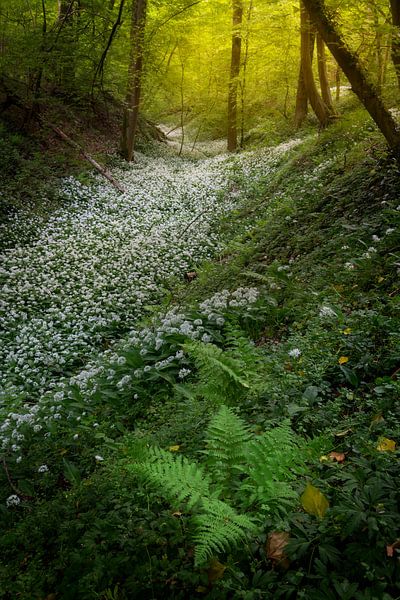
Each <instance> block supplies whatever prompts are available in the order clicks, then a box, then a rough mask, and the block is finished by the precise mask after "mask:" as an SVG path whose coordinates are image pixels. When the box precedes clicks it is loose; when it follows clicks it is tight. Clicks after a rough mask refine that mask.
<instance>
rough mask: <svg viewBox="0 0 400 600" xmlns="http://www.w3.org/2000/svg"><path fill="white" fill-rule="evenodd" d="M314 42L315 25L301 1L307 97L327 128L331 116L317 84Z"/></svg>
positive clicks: (303, 68)
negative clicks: (313, 51) (313, 55)
mask: <svg viewBox="0 0 400 600" xmlns="http://www.w3.org/2000/svg"><path fill="white" fill-rule="evenodd" d="M314 42H315V36H314V34H313V25H312V24H311V19H310V16H309V14H308V12H307V10H306V9H305V6H304V3H303V2H302V0H301V66H302V72H303V79H304V86H305V89H306V92H307V97H308V99H309V101H310V104H311V106H312V109H313V111H314V113H315V115H316V117H317V119H318V121H319V123H320V125H321V127H326V126H327V125H328V124H329V120H330V116H331V115H330V112H329V109H328V107H327V106H326V104H325V103H324V101H323V100H322V98H321V96H320V95H319V92H318V90H317V86H316V84H315V79H314V73H313V69H312V61H311V55H312V54H311V52H312V47H311V44H314Z"/></svg>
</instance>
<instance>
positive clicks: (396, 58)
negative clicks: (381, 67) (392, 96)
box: [390, 0, 400, 87]
mask: <svg viewBox="0 0 400 600" xmlns="http://www.w3.org/2000/svg"><path fill="white" fill-rule="evenodd" d="M390 7H391V10H392V24H393V34H392V61H393V64H394V68H395V70H396V75H397V81H398V84H399V87H400V0H390Z"/></svg>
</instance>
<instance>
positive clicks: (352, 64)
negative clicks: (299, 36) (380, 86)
mask: <svg viewBox="0 0 400 600" xmlns="http://www.w3.org/2000/svg"><path fill="white" fill-rule="evenodd" d="M303 2H304V5H305V7H306V9H307V11H308V13H309V15H310V17H311V19H312V21H313V22H314V23H315V25H316V27H317V29H318V31H319V33H320V34H321V37H322V39H323V40H324V42H325V44H326V45H327V46H328V48H329V50H330V51H331V53H332V54H333V56H334V57H335V59H336V61H337V62H338V64H339V65H340V67H341V69H342V71H343V72H344V74H345V75H346V77H347V79H348V80H349V82H350V84H351V87H352V90H353V92H354V93H355V94H356V95H357V96H358V98H359V99H360V101H361V102H362V104H363V105H364V106H365V108H366V109H367V111H368V112H369V114H370V115H371V117H372V118H373V120H374V121H375V123H376V124H377V126H378V128H379V129H380V131H381V132H382V134H383V135H384V137H385V139H386V141H387V143H388V145H389V147H390V148H391V149H392V151H393V153H394V154H395V155H396V158H397V159H398V160H399V161H400V130H399V127H398V126H397V123H396V121H395V120H394V118H393V116H392V115H391V113H390V111H389V110H388V109H387V108H386V107H385V105H384V103H383V102H382V99H381V98H380V96H379V94H378V93H377V91H376V88H375V87H374V86H373V85H372V84H371V82H370V81H369V79H368V77H367V75H366V73H365V72H364V70H363V68H362V67H361V65H360V63H359V60H358V56H357V54H355V53H353V52H352V51H351V50H350V49H349V48H348V46H347V45H346V43H345V41H344V40H343V38H342V36H341V34H340V33H339V31H338V30H337V28H336V26H335V24H334V21H333V19H332V18H331V17H330V15H328V13H327V11H326V8H325V3H324V1H323V0H303Z"/></svg>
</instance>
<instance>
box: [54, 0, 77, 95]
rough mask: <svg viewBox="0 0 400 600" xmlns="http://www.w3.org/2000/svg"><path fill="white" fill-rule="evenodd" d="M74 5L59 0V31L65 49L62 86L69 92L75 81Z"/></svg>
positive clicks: (61, 75) (62, 65) (69, 0)
mask: <svg viewBox="0 0 400 600" xmlns="http://www.w3.org/2000/svg"><path fill="white" fill-rule="evenodd" d="M74 4H75V0H58V23H59V31H60V32H62V39H63V45H64V47H65V51H64V50H63V51H62V53H61V59H60V84H61V88H62V89H63V91H67V92H71V91H72V90H73V88H74V81H75V38H74Z"/></svg>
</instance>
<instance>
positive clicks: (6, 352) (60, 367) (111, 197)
mask: <svg viewBox="0 0 400 600" xmlns="http://www.w3.org/2000/svg"><path fill="white" fill-rule="evenodd" d="M297 144H298V142H297V141H294V142H293V141H292V142H290V143H289V144H282V145H281V146H279V147H277V148H275V149H273V150H269V151H268V150H266V151H263V152H257V153H252V152H249V153H244V154H242V155H240V156H239V157H232V156H226V155H221V156H217V157H214V158H209V159H206V160H202V161H190V160H182V159H179V158H178V157H175V156H168V154H166V153H164V156H163V157H144V156H139V158H138V161H137V162H136V163H135V164H133V165H132V166H130V167H129V168H126V167H122V166H121V167H119V168H116V169H114V171H113V174H114V176H115V177H116V178H118V180H119V181H120V182H121V183H122V184H123V185H124V186H125V188H126V190H127V191H126V193H125V194H123V195H120V194H118V193H117V192H116V191H115V190H114V189H113V188H112V187H109V186H108V185H107V184H104V183H102V182H100V181H99V182H98V183H97V184H96V185H94V186H92V187H91V188H88V187H85V186H83V185H81V184H80V183H79V182H77V181H76V180H74V179H68V180H66V181H64V182H63V189H62V193H63V195H64V196H65V197H66V199H67V202H66V207H65V208H64V209H61V210H58V211H57V212H55V213H53V214H52V215H51V217H50V219H49V220H48V221H47V222H46V223H45V224H44V223H43V221H38V224H37V230H36V231H35V236H34V240H33V241H32V238H30V241H29V243H24V242H23V240H21V241H20V242H19V243H16V244H14V246H13V247H12V248H11V249H8V250H6V251H5V252H4V253H3V255H2V256H1V258H0V264H1V267H0V279H1V284H2V292H1V298H0V364H1V372H0V384H1V395H2V397H3V399H2V400H1V404H0V412H1V417H2V425H1V427H0V432H1V445H2V447H3V449H6V448H7V449H9V450H12V453H13V455H14V457H15V460H16V462H19V461H20V460H22V454H23V451H22V450H23V449H22V447H23V446H24V445H26V443H27V442H28V440H29V439H30V436H31V435H32V434H39V435H46V436H48V435H50V432H49V427H50V423H51V422H53V423H54V422H56V421H59V422H60V421H64V419H68V420H69V423H70V425H73V423H71V418H72V419H73V421H75V419H77V421H76V424H78V423H79V421H80V420H81V418H82V415H83V419H84V417H85V415H86V411H85V410H83V411H82V406H85V405H86V406H87V407H88V409H89V412H90V408H89V405H90V399H91V398H92V397H93V395H94V394H95V393H96V390H97V387H98V382H99V381H100V385H101V386H102V391H103V392H104V390H105V389H106V388H107V387H109V388H112V389H113V390H116V391H117V394H120V395H121V397H122V398H123V396H124V394H123V391H124V389H125V388H126V387H129V390H130V393H131V391H132V380H137V381H138V382H140V380H141V379H142V378H143V377H145V378H147V377H150V376H151V372H152V371H154V370H155V371H157V373H159V372H160V371H163V370H165V371H166V372H167V371H168V370H169V369H171V368H174V369H176V375H177V376H178V377H179V378H181V379H183V378H184V377H185V376H186V375H187V374H188V369H187V368H186V367H185V364H186V363H185V357H184V356H183V353H182V352H179V351H177V352H175V353H172V354H171V353H169V354H168V356H166V357H164V358H163V359H162V360H159V358H157V357H156V358H152V356H154V353H156V354H157V356H162V346H163V344H164V343H165V340H164V338H165V336H167V337H168V336H171V335H176V334H178V335H184V336H186V337H188V338H190V339H201V340H203V341H211V340H212V339H213V333H212V332H213V329H215V328H218V327H221V326H222V325H223V322H224V316H223V313H224V311H226V310H227V309H228V308H229V310H235V307H241V310H243V309H246V307H248V308H249V310H251V309H252V306H253V305H254V303H255V302H256V301H257V298H258V294H257V291H256V290H253V289H244V290H238V291H237V292H235V293H234V294H233V295H231V294H230V293H228V292H226V293H225V294H224V293H223V294H222V295H217V296H216V297H214V298H212V299H210V301H209V302H208V303H207V302H206V303H205V304H204V306H200V307H199V309H198V312H197V315H196V317H195V318H190V317H188V316H187V315H185V314H181V313H180V312H179V311H177V310H172V311H170V312H167V313H164V314H161V317H160V318H161V320H159V321H158V325H157V326H156V327H155V329H154V330H150V329H143V330H136V329H135V328H134V326H135V323H136V322H137V321H138V320H139V319H140V318H142V317H143V316H144V315H145V314H146V310H147V307H148V306H149V305H152V304H153V305H154V304H157V303H158V302H160V300H161V299H162V297H163V295H164V294H165V287H164V285H165V284H166V282H168V280H169V279H170V278H171V277H174V276H179V277H183V276H184V274H185V272H186V271H188V270H189V269H191V268H193V267H195V266H196V265H197V264H199V263H200V262H201V261H203V260H204V259H207V258H209V257H211V256H213V255H215V253H216V252H217V251H218V249H219V248H220V246H221V243H222V240H221V236H220V235H219V231H218V229H219V227H218V223H219V221H220V218H221V217H222V216H224V215H225V216H226V215H229V211H230V210H232V209H233V208H235V207H236V206H237V205H238V203H240V202H241V194H240V190H238V186H237V181H238V179H239V180H240V176H241V175H243V176H245V177H246V178H247V177H249V176H251V177H253V178H262V177H266V176H268V174H271V173H272V172H273V170H274V169H275V168H276V167H277V165H278V164H279V162H280V161H281V160H282V156H284V155H285V153H286V152H288V151H289V150H290V149H291V148H292V147H293V146H295V145H297ZM233 177H234V180H235V185H234V186H233V185H232V183H231V182H232V178H233ZM31 229H32V224H30V230H31ZM129 332H130V333H129ZM122 336H124V338H125V342H123V343H122V345H121V344H120V346H119V350H117V351H116V350H109V351H106V352H105V353H103V357H102V356H101V354H102V352H101V351H102V350H104V341H105V340H108V341H110V340H117V339H118V338H121V337H122ZM167 345H168V344H167ZM115 347H116V348H118V346H115ZM132 347H136V349H137V348H139V355H140V361H139V363H140V364H139V368H135V369H133V368H132V364H138V363H137V361H136V363H135V361H134V362H133V363H132V361H130V358H129V352H128V354H127V348H132ZM168 347H169V348H170V347H171V344H170V343H169V345H168ZM160 349H161V350H160ZM149 352H150V356H149V358H146V355H147V354H149ZM99 354H100V357H99ZM133 387H134V386H133ZM139 388H140V386H139ZM67 398H68V399H69V402H65V401H66V400H67ZM74 398H78V401H77V405H78V410H77V411H72V412H71V409H70V403H71V401H73V400H74ZM82 403H83V404H82ZM64 404H65V405H64ZM67 405H68V406H67ZM73 413H75V414H74V415H73ZM76 415H77V416H76ZM50 429H51V427H50ZM71 429H72V431H74V427H73V426H72V428H71ZM75 431H76V429H75ZM74 435H78V434H77V433H75V434H74Z"/></svg>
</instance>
